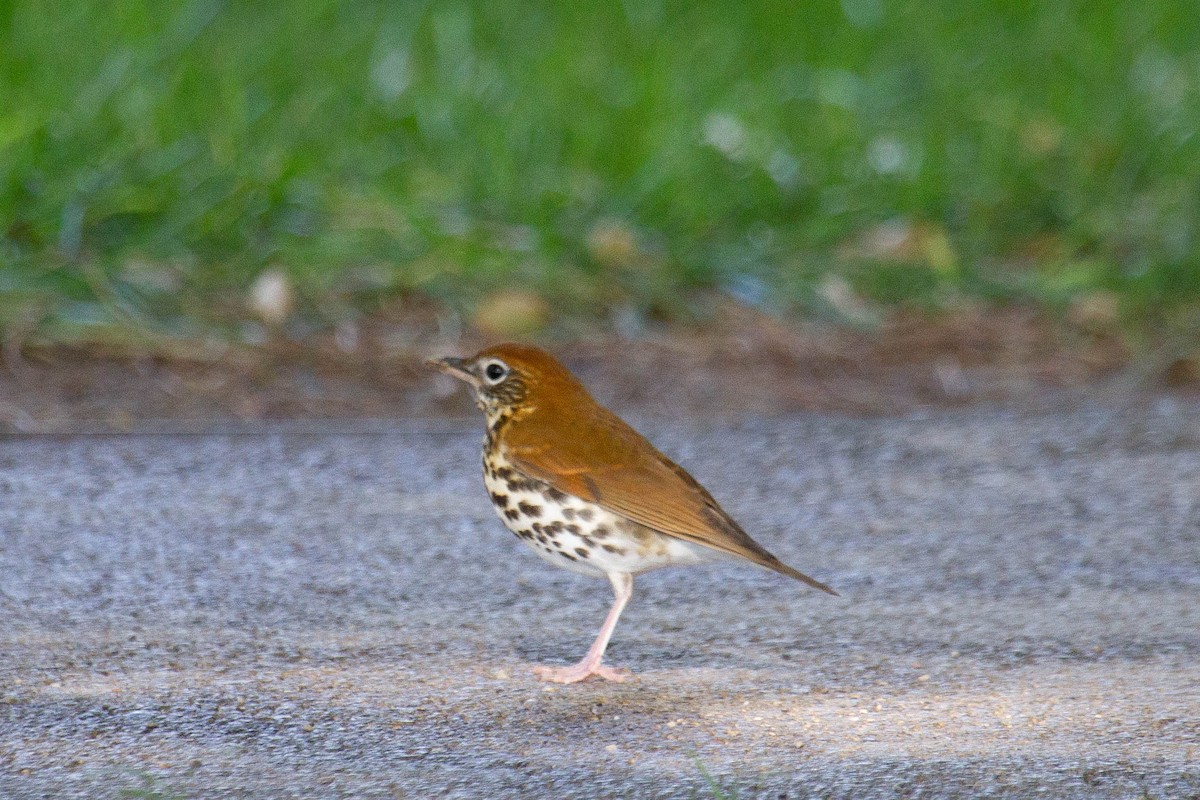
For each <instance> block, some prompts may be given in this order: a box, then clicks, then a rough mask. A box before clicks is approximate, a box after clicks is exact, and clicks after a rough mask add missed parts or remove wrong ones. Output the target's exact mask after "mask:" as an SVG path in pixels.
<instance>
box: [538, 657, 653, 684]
mask: <svg viewBox="0 0 1200 800" xmlns="http://www.w3.org/2000/svg"><path fill="white" fill-rule="evenodd" d="M533 674H534V675H537V676H538V677H539V678H541V679H542V680H544V681H550V682H551V683H579V681H583V680H587V679H588V678H590V677H592V676H593V675H594V676H596V677H597V678H603V679H604V680H606V681H614V682H616V683H620V682H621V681H624V680H627V679H628V678H629V677H630V676H631V675H632V674H633V673H631V672H630V671H629V670H627V669H619V668H617V667H606V666H604V665H603V664H601V663H599V662H596V663H595V664H589V663H588V662H587V661H580V662H579V663H578V664H573V665H571V666H569V667H534V668H533Z"/></svg>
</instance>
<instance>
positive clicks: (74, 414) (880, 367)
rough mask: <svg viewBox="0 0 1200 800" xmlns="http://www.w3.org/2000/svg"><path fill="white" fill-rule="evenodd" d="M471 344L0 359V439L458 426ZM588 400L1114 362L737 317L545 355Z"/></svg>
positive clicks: (1076, 373)
mask: <svg viewBox="0 0 1200 800" xmlns="http://www.w3.org/2000/svg"><path fill="white" fill-rule="evenodd" d="M483 343H484V340H483V337H481V336H479V335H478V334H473V333H471V332H467V333H465V334H448V333H445V332H439V328H438V323H437V319H436V316H435V315H434V314H433V313H432V312H430V311H429V310H427V309H420V308H407V309H399V310H397V311H393V312H392V313H390V314H381V315H378V316H377V317H375V318H372V319H370V320H368V321H366V322H364V323H363V324H362V325H360V326H359V328H357V329H356V330H355V331H354V334H353V336H351V337H347V336H346V335H345V332H343V333H342V334H341V335H334V334H332V333H330V334H320V335H316V336H311V337H308V338H307V339H305V340H304V341H300V342H297V341H292V340H288V339H286V338H284V337H282V336H279V337H277V338H275V339H274V340H271V341H269V342H267V343H266V344H264V345H261V346H257V347H248V346H241V345H228V344H224V343H213V342H180V341H173V342H171V343H169V345H168V346H164V345H162V344H161V343H160V344H158V345H155V346H153V347H144V348H143V347H133V346H128V345H126V346H121V347H116V346H114V345H111V344H109V345H89V346H63V345H26V346H24V347H22V348H19V349H17V348H9V349H8V350H7V351H6V352H5V354H4V357H3V360H0V431H3V430H9V431H17V432H37V431H51V432H53V431H72V430H80V429H93V430H94V429H99V430H108V429H111V430H117V431H120V430H132V429H135V428H137V427H139V425H141V424H143V423H146V422H147V421H163V420H170V421H189V422H214V421H215V422H220V421H226V420H239V421H245V420H250V421H254V420H275V419H333V418H337V419H354V418H383V419H389V418H411V417H429V416H440V415H446V414H460V413H468V412H469V411H470V404H469V401H468V399H467V398H466V396H465V393H463V392H461V391H457V389H456V387H455V386H454V385H453V382H452V381H449V379H446V378H444V377H442V376H438V375H436V374H434V373H432V372H431V371H430V370H428V369H427V368H425V367H424V366H423V364H422V362H423V361H424V359H425V358H427V357H429V356H432V355H444V354H463V353H469V352H473V351H474V350H475V349H476V348H478V347H479V346H480V345H481V344H483ZM547 346H548V347H549V348H550V349H551V350H553V351H554V352H556V353H557V354H558V355H559V356H560V357H562V358H563V359H564V361H565V362H566V363H567V364H568V365H569V366H570V367H571V368H572V369H573V370H575V371H576V372H577V373H578V374H579V375H580V376H581V377H582V378H583V380H584V382H585V383H587V384H588V385H589V386H590V387H591V388H592V389H593V391H594V393H595V394H596V395H597V396H598V397H599V398H600V399H601V400H602V401H604V402H607V403H609V404H612V405H614V406H617V407H619V408H621V409H622V410H625V411H635V412H640V413H646V414H663V415H677V414H691V415H696V414H726V413H738V412H752V413H765V414H773V413H783V412H789V411H798V410H820V411H832V412H842V413H851V414H879V413H895V412H901V411H906V410H912V409H915V408H921V407H944V406H947V405H964V404H970V403H978V402H992V403H1006V402H1018V403H1028V402H1030V401H1031V400H1036V399H1038V398H1044V397H1047V396H1061V395H1062V392H1063V391H1064V390H1065V391H1067V392H1070V391H1072V390H1079V389H1083V390H1085V391H1089V392H1090V391H1093V390H1096V389H1097V388H1104V387H1111V386H1114V385H1125V384H1127V383H1128V381H1123V379H1124V377H1125V376H1128V374H1129V373H1128V371H1127V369H1126V368H1127V367H1128V365H1129V364H1130V362H1131V354H1130V352H1129V349H1128V348H1127V347H1126V346H1125V345H1124V344H1123V341H1122V339H1121V338H1120V337H1119V336H1118V335H1116V334H1115V333H1096V332H1084V331H1080V330H1078V329H1073V328H1071V327H1070V326H1068V325H1066V324H1064V323H1062V322H1058V321H1053V320H1050V319H1048V318H1047V317H1045V316H1044V315H1041V314H1039V313H1038V312H1035V311H1032V310H1028V309H1022V308H1008V309H988V310H971V311H961V312H955V313H950V314H941V315H938V316H928V315H922V314H917V313H913V312H898V313H895V314H893V315H892V316H891V317H890V318H889V319H888V320H887V321H886V322H885V323H884V324H882V325H881V326H880V327H879V328H878V329H877V330H873V331H869V332H865V331H855V330H848V329H845V328H840V327H833V326H829V325H821V324H817V323H813V322H805V321H792V322H784V321H781V320H779V319H777V318H773V317H769V316H765V315H762V314H758V313H756V312H752V311H749V310H746V309H743V308H740V307H730V308H727V309H724V310H723V311H722V312H721V313H719V314H718V315H717V317H716V319H714V320H713V321H712V322H711V323H710V324H707V325H706V326H705V327H704V329H703V330H697V329H690V330H689V329H671V330H667V331H663V332H658V333H654V334H651V335H648V336H645V337H643V338H640V339H638V340H636V341H627V340H622V339H619V338H614V337H612V336H608V337H603V338H595V339H590V340H588V341H578V340H576V341H572V342H557V343H556V342H549V343H547Z"/></svg>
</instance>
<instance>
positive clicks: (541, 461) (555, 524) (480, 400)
mask: <svg viewBox="0 0 1200 800" xmlns="http://www.w3.org/2000/svg"><path fill="white" fill-rule="evenodd" d="M426 363H427V364H429V365H430V366H432V367H435V368H436V369H438V370H441V371H442V372H444V373H446V374H447V375H450V376H452V377H454V378H457V379H458V380H461V381H463V382H464V383H466V384H467V385H468V386H469V387H470V388H471V389H472V390H473V392H474V396H475V403H476V405H477V406H478V407H479V409H480V410H482V411H483V413H484V416H485V418H486V433H485V435H484V442H483V479H484V484H485V486H486V488H487V492H488V495H489V497H490V499H491V503H492V506H493V508H494V509H495V511H496V513H497V514H498V515H499V517H500V520H501V521H502V522H503V523H504V525H505V526H506V527H507V528H508V529H509V530H510V531H512V532H513V533H514V534H516V535H517V536H518V537H519V538H520V539H521V540H522V541H524V542H525V544H527V545H528V546H529V547H531V548H532V549H533V550H534V552H536V553H537V554H538V555H539V556H541V557H542V558H543V559H544V560H546V561H548V562H550V563H551V564H554V565H555V566H558V567H563V568H565V569H568V570H571V571H573V572H576V573H581V574H583V575H587V576H592V577H604V578H607V579H608V580H609V582H610V583H611V584H612V589H613V595H614V597H613V604H612V607H611V609H610V610H609V612H608V616H607V617H606V618H605V620H604V623H603V625H602V626H601V627H600V631H599V633H598V634H597V636H596V639H595V641H594V642H593V643H592V645H591V647H590V648H589V649H588V651H587V653H586V654H585V655H584V657H583V658H582V660H580V661H579V662H578V663H577V664H574V665H571V666H566V667H559V666H538V667H535V669H534V673H535V674H536V675H537V676H538V677H539V678H541V679H543V680H546V681H550V682H554V683H564V684H569V683H575V682H577V681H582V680H585V679H588V678H593V677H596V678H601V679H605V680H610V681H623V680H626V679H627V678H628V677H629V676H630V674H631V673H630V672H629V671H628V670H625V669H619V668H614V667H610V666H608V665H606V664H604V663H603V658H604V653H605V650H606V649H607V648H608V642H609V639H610V638H611V636H612V633H613V630H614V628H615V627H616V625H617V620H618V619H619V618H620V616H621V612H622V611H623V610H624V608H625V605H626V604H627V603H628V602H629V599H630V597H632V595H633V578H634V576H635V575H638V574H641V573H643V572H648V571H650V570H653V569H658V568H660V567H669V566H683V565H692V564H700V563H703V562H707V561H711V560H713V559H717V558H721V557H734V558H739V559H744V560H746V561H749V562H751V563H754V564H757V565H759V566H761V567H765V568H767V569H769V570H773V571H775V572H777V573H779V574H781V575H786V576H787V577H789V578H794V579H795V580H798V581H800V582H802V583H804V584H807V585H808V586H811V587H813V588H814V589H819V590H820V591H822V592H827V593H829V594H831V595H836V594H837V592H835V591H834V590H833V589H831V588H830V587H829V586H826V585H825V584H824V583H821V582H820V581H818V580H816V579H814V578H810V577H809V576H808V575H805V574H804V573H802V572H799V571H797V570H795V569H793V568H792V567H790V566H788V565H787V564H784V563H783V562H782V561H780V560H779V559H778V558H776V557H775V556H773V555H772V554H771V553H770V552H768V551H767V550H766V549H765V548H764V547H763V546H762V545H760V544H758V543H757V542H756V541H754V540H753V539H752V538H750V536H749V535H748V534H747V533H746V532H745V531H744V530H742V528H741V526H739V525H738V524H737V522H735V521H734V520H733V518H732V517H730V516H729V514H728V513H726V512H725V510H724V509H722V508H721V506H720V505H719V504H718V503H717V501H716V500H714V499H713V496H712V495H711V494H709V492H708V490H706V489H705V488H704V487H703V486H701V485H700V483H699V482H698V481H697V480H696V479H695V478H693V477H692V476H691V475H690V474H688V472H687V471H686V470H684V469H683V467H681V466H679V465H678V464H676V463H675V462H674V461H672V460H671V459H670V458H668V457H667V456H666V455H664V454H663V453H661V452H660V451H659V450H658V449H657V448H655V447H654V445H652V444H651V443H650V442H649V441H648V440H646V438H645V437H643V436H642V435H641V434H640V433H638V432H637V431H635V430H634V429H633V428H632V427H631V426H629V425H628V424H627V423H626V422H624V421H623V420H622V419H621V418H620V417H618V416H617V415H616V414H614V413H613V412H612V411H609V410H608V409H607V408H605V407H604V406H602V405H600V404H599V403H598V402H596V400H595V399H593V398H592V396H591V394H589V393H588V391H587V389H586V388H585V387H584V385H583V384H582V383H581V382H580V381H579V380H578V379H577V378H576V377H575V376H574V375H572V374H571V373H570V372H569V371H568V370H567V368H566V367H564V366H563V365H562V364H561V363H559V362H558V361H557V360H556V359H555V358H554V357H553V356H552V355H550V354H549V353H547V352H546V351H544V350H542V349H540V348H537V347H534V346H531V345H523V344H513V343H505V344H497V345H494V346H492V347H488V348H486V349H484V350H482V351H480V352H479V353H476V354H475V355H474V356H471V357H470V358H465V359H463V358H454V357H445V358H437V359H430V360H429V361H427V362H426Z"/></svg>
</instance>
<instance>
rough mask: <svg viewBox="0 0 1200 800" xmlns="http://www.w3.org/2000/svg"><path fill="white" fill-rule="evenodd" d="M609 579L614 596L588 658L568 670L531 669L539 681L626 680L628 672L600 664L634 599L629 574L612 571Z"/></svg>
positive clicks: (557, 668)
mask: <svg viewBox="0 0 1200 800" xmlns="http://www.w3.org/2000/svg"><path fill="white" fill-rule="evenodd" d="M608 580H609V581H610V582H611V583H612V587H613V594H614V595H616V597H615V598H614V599H613V604H612V608H611V609H609V612H608V616H607V617H606V618H605V620H604V624H603V625H601V626H600V633H598V634H597V635H596V641H594V642H592V646H591V647H590V648H589V649H588V651H587V655H585V656H584V657H583V660H582V661H580V662H579V663H578V664H575V665H573V666H570V667H534V668H533V673H534V674H535V675H537V676H538V677H539V678H541V679H542V680H547V681H553V682H554V683H576V682H578V681H581V680H584V679H585V678H589V677H591V676H592V675H596V676H598V677H601V678H604V679H605V680H609V681H623V680H625V679H626V678H628V677H629V672H628V671H627V670H623V669H613V668H612V667H606V666H604V665H603V664H601V663H600V660H601V659H603V658H604V651H605V650H606V649H608V640H609V638H611V637H612V633H613V628H615V627H617V620H618V619H620V618H621V611H623V610H624V608H625V604H626V603H628V602H629V598H630V597H632V596H633V576H632V575H630V574H629V573H627V572H614V573H611V574H609V576H608Z"/></svg>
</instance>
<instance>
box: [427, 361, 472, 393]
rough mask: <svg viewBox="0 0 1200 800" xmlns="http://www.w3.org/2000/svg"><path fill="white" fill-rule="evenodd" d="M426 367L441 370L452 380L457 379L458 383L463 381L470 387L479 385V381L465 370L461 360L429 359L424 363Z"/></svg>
mask: <svg viewBox="0 0 1200 800" xmlns="http://www.w3.org/2000/svg"><path fill="white" fill-rule="evenodd" d="M425 363H426V364H427V365H428V366H431V367H434V368H435V369H438V370H441V371H442V372H444V373H446V374H447V375H449V376H450V377H452V378H458V379H459V380H460V381H465V382H467V383H469V384H471V385H472V386H478V385H479V379H478V378H476V377H475V375H474V374H472V373H471V371H470V370H468V369H467V367H466V364H465V363H464V362H463V360H462V359H461V358H451V357H449V356H447V357H446V358H431V359H429V360H428V361H426V362H425Z"/></svg>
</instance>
